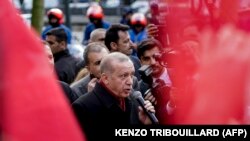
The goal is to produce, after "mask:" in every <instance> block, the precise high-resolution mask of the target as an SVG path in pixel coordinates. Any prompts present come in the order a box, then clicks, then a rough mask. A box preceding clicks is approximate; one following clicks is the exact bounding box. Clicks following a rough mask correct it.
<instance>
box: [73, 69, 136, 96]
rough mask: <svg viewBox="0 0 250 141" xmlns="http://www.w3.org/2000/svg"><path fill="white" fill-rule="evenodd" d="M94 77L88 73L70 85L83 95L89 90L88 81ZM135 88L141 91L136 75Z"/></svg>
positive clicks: (78, 93)
mask: <svg viewBox="0 0 250 141" xmlns="http://www.w3.org/2000/svg"><path fill="white" fill-rule="evenodd" d="M91 79H92V78H91V77H90V74H89V75H86V76H85V77H83V78H82V79H80V80H79V81H77V82H74V83H73V84H71V85H70V87H71V88H72V89H73V90H74V91H75V92H76V94H77V95H78V96H79V97H80V96H81V95H83V94H85V93H87V92H88V83H89V81H90V80H91ZM133 89H134V90H135V91H139V84H138V80H137V78H136V77H133Z"/></svg>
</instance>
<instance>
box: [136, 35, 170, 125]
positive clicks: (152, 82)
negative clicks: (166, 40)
mask: <svg viewBox="0 0 250 141" xmlns="http://www.w3.org/2000/svg"><path fill="white" fill-rule="evenodd" d="M161 52H163V47H162V45H161V43H160V42H159V41H158V40H156V39H153V38H149V39H146V40H144V41H142V42H141V43H140V44H139V45H138V49H137V55H138V57H139V59H140V61H141V64H142V67H141V68H140V70H139V72H140V74H141V78H142V80H141V81H140V82H139V86H140V91H141V93H142V94H143V95H144V96H145V97H146V95H147V94H148V92H149V93H150V91H151V94H152V95H153V96H154V97H155V98H156V101H157V104H156V105H155V106H156V107H155V108H156V116H157V117H158V118H159V122H160V123H162V124H166V123H165V121H166V120H165V118H166V116H167V108H166V106H167V103H168V101H169V98H170V96H169V91H170V88H171V86H172V81H171V79H170V76H169V71H168V69H167V68H166V67H164V66H162V65H161V64H160V62H159V60H158V59H157V58H156V56H157V55H159V54H161ZM143 73H144V75H143ZM145 73H147V74H145Z"/></svg>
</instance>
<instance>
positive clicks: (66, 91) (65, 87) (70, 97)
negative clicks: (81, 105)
mask: <svg viewBox="0 0 250 141" xmlns="http://www.w3.org/2000/svg"><path fill="white" fill-rule="evenodd" d="M59 83H60V85H61V87H62V89H63V92H64V94H65V96H66V97H67V98H68V100H69V102H70V103H73V102H74V101H75V100H76V99H77V98H78V96H77V95H76V93H75V92H74V91H73V90H72V89H71V88H70V86H69V84H68V83H66V82H63V81H59Z"/></svg>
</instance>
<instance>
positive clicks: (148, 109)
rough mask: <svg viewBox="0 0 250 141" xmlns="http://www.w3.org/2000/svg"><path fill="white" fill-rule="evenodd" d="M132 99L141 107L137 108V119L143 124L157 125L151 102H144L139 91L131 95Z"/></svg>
mask: <svg viewBox="0 0 250 141" xmlns="http://www.w3.org/2000/svg"><path fill="white" fill-rule="evenodd" d="M133 97H134V99H135V100H136V101H137V102H138V103H139V105H140V106H141V107H140V108H139V119H140V120H141V122H143V123H144V124H151V123H152V124H158V123H159V121H158V119H157V118H156V116H155V114H154V113H155V109H154V106H153V105H152V103H151V102H149V101H148V100H146V101H144V99H143V97H142V95H141V93H140V92H139V91H135V92H134V93H133Z"/></svg>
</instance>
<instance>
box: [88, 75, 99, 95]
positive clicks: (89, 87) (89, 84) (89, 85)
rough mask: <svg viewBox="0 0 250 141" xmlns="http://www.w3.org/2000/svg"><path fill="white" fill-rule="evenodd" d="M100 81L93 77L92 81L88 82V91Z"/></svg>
mask: <svg viewBox="0 0 250 141" xmlns="http://www.w3.org/2000/svg"><path fill="white" fill-rule="evenodd" d="M97 81H98V79H97V78H93V79H91V81H90V82H89V83H88V92H90V91H92V90H93V89H94V87H95V84H96V82H97Z"/></svg>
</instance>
